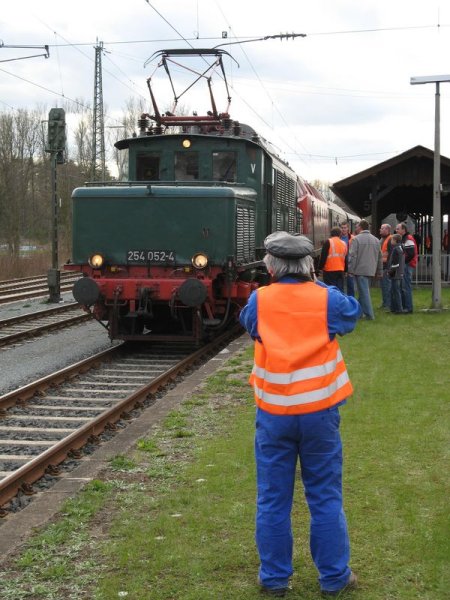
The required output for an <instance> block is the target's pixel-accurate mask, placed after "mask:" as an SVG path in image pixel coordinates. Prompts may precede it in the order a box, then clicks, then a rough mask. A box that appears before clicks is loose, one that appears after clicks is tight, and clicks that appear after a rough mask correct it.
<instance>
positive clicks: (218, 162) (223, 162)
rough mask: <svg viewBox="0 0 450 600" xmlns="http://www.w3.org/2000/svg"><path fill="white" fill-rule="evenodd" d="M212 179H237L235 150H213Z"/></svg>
mask: <svg viewBox="0 0 450 600" xmlns="http://www.w3.org/2000/svg"><path fill="white" fill-rule="evenodd" d="M212 160H213V180H214V181H231V182H234V183H235V182H236V181H237V177H236V176H237V169H236V152H213V155H212Z"/></svg>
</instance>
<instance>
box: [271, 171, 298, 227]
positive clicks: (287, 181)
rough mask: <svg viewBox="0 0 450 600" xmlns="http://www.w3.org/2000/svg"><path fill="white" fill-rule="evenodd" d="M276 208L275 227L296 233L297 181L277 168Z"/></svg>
mask: <svg viewBox="0 0 450 600" xmlns="http://www.w3.org/2000/svg"><path fill="white" fill-rule="evenodd" d="M274 209H275V229H276V230H277V231H288V232H289V233H295V218H296V193H295V181H294V180H293V179H292V178H291V177H288V176H287V175H286V173H283V172H282V171H278V170H275V189H274Z"/></svg>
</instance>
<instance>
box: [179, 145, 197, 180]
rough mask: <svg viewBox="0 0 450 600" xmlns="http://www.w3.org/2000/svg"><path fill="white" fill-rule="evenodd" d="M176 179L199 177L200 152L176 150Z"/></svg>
mask: <svg viewBox="0 0 450 600" xmlns="http://www.w3.org/2000/svg"><path fill="white" fill-rule="evenodd" d="M175 179H176V180H177V181H192V180H194V179H198V152H175Z"/></svg>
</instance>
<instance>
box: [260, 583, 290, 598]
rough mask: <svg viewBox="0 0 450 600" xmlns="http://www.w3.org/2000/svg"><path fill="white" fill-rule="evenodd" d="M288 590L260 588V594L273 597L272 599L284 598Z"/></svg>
mask: <svg viewBox="0 0 450 600" xmlns="http://www.w3.org/2000/svg"><path fill="white" fill-rule="evenodd" d="M288 590H289V588H266V587H264V586H263V585H262V586H261V592H262V593H263V594H265V595H266V596H273V597H274V598H284V596H286V592H287V591H288Z"/></svg>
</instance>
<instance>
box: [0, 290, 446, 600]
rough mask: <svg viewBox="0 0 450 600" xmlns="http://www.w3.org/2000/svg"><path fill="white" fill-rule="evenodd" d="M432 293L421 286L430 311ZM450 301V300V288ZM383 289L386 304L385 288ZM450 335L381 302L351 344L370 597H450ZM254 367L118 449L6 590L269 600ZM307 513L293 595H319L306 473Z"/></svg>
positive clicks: (436, 321)
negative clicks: (260, 527) (257, 535)
mask: <svg viewBox="0 0 450 600" xmlns="http://www.w3.org/2000/svg"><path fill="white" fill-rule="evenodd" d="M430 297H431V294H430V291H429V290H418V291H415V292H414V299H415V305H416V308H420V307H426V306H428V305H429V300H430ZM443 297H444V304H445V305H446V306H447V307H449V306H450V290H448V289H446V290H444V291H443ZM373 298H374V305H375V306H377V305H379V304H380V293H379V290H374V291H373ZM449 336H450V312H448V311H447V312H442V313H421V312H416V313H415V314H413V315H402V316H395V315H391V314H386V313H383V312H381V311H378V310H377V311H376V320H375V321H373V322H372V321H363V322H360V323H359V324H358V326H357V328H356V330H355V332H354V333H353V334H351V335H349V336H347V337H346V338H343V339H342V340H341V342H340V343H341V348H342V351H343V353H344V357H345V359H346V362H347V366H348V369H349V372H350V376H351V378H352V381H353V384H354V387H355V394H354V396H353V397H352V398H351V399H349V401H348V402H347V405H346V406H345V407H343V409H342V411H341V414H342V437H343V442H344V454H345V470H344V486H345V506H346V513H347V518H348V522H349V529H350V536H351V544H352V566H353V568H354V570H355V571H356V572H357V573H358V575H359V580H360V588H359V589H358V590H357V591H355V592H352V593H349V594H348V595H347V597H351V598H354V599H355V600H358V599H359V598H361V599H362V598H364V599H365V600H366V599H367V600H375V599H377V600H381V599H383V600H384V599H386V600H387V599H389V600H391V599H395V600H396V599H404V600H409V599H412V598H423V599H430V600H431V599H447V598H448V597H450V575H449V574H450V569H449V567H450V565H449V562H450V561H449V559H450V544H449V540H450V530H449V519H448V512H449V511H448V498H449V495H450V489H449V482H448V472H449V460H448V457H449V456H448V455H449V434H448V423H449V420H448V412H449V411H448V403H449V398H450V376H449V372H450V369H449V358H450V349H449ZM250 366H251V352H250V351H248V352H246V353H244V354H243V355H241V356H239V357H235V358H233V359H231V361H229V363H228V364H227V366H226V368H225V369H223V370H222V371H221V372H219V373H217V374H216V375H215V376H214V377H212V378H211V379H210V380H209V381H208V383H207V384H206V386H205V388H204V389H202V390H201V392H200V393H199V394H197V395H196V396H195V397H194V398H192V399H190V400H189V401H188V402H186V403H185V404H184V405H183V406H182V407H181V408H180V410H179V411H176V412H173V413H171V414H170V415H169V417H168V418H167V419H166V421H165V422H164V423H163V424H161V427H159V428H158V429H157V430H156V431H155V432H154V434H153V435H152V436H151V437H148V438H145V439H144V440H141V441H140V442H139V444H138V447H137V448H136V450H135V452H133V454H132V455H131V456H127V457H117V458H116V459H114V461H112V462H111V467H110V470H109V471H108V472H107V473H104V474H103V475H102V478H101V481H96V482H93V483H92V484H91V485H89V486H88V488H87V489H86V491H85V492H84V493H82V494H80V496H79V497H78V498H76V499H74V500H73V501H71V502H70V503H68V504H67V505H66V507H65V509H64V511H63V514H62V515H61V518H60V519H59V520H58V522H56V523H54V524H52V525H51V526H50V527H48V528H46V530H45V531H43V532H42V533H41V534H39V535H37V536H36V537H35V539H34V540H33V541H32V543H31V544H30V545H29V547H28V548H27V549H26V550H25V551H24V552H23V553H22V555H21V556H20V557H19V559H18V560H17V561H16V562H14V563H12V564H10V565H8V570H7V571H5V572H4V573H0V587H1V586H2V585H3V586H4V591H3V593H2V594H0V597H1V598H2V600H3V599H7V598H14V600H19V599H21V598H36V599H37V598H39V599H40V598H42V599H44V598H45V599H50V598H55V599H58V600H60V599H61V598H66V599H67V600H69V599H75V598H77V599H78V598H90V599H95V600H112V599H114V598H127V599H128V600H147V599H148V600H194V599H195V600H208V599H211V600H222V599H224V600H226V599H228V600H251V599H255V600H256V599H260V598H261V594H260V592H259V591H258V588H257V586H256V576H257V568H258V557H257V553H256V550H255V545H254V539H253V537H254V506H255V481H254V462H253V419H254V406H253V401H252V398H251V394H250V391H249V388H248V385H247V382H246V380H247V374H248V372H249V370H250ZM293 522H294V530H295V562H294V566H295V570H296V572H295V575H294V577H293V582H292V583H293V591H292V592H291V593H290V594H289V595H288V596H287V598H292V599H294V598H296V599H300V598H301V599H302V600H312V599H316V598H319V597H320V594H319V587H318V583H317V573H316V571H315V568H314V566H313V564H312V561H311V558H310V556H309V549H308V514H307V509H306V507H305V502H304V500H303V495H302V490H301V485H300V483H299V485H298V490H297V498H296V503H295V511H294V521H293ZM90 527H92V532H91V530H90ZM0 535H1V528H0Z"/></svg>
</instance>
